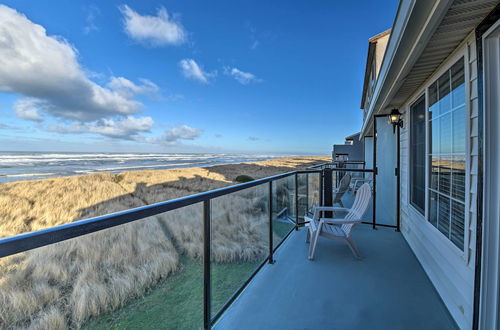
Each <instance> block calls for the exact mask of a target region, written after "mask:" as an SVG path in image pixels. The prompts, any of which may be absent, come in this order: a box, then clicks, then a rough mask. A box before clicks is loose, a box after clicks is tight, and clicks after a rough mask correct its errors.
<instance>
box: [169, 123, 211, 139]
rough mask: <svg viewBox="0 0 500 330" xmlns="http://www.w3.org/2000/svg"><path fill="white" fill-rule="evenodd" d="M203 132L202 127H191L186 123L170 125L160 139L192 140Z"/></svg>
mask: <svg viewBox="0 0 500 330" xmlns="http://www.w3.org/2000/svg"><path fill="white" fill-rule="evenodd" d="M202 132H203V129H202V128H193V127H189V126H186V125H182V126H179V127H172V128H171V129H169V130H167V131H166V132H165V135H163V136H162V137H161V138H160V140H161V141H165V142H177V141H178V140H194V139H196V138H197V137H199V136H200V134H201V133H202Z"/></svg>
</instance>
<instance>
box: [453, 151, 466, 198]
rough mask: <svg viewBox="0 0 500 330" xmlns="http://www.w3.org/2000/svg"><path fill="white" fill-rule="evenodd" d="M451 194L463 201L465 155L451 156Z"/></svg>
mask: <svg viewBox="0 0 500 330" xmlns="http://www.w3.org/2000/svg"><path fill="white" fill-rule="evenodd" d="M451 177H452V182H451V196H452V197H454V198H457V199H459V200H461V201H465V156H455V157H453V164H452V176H451Z"/></svg>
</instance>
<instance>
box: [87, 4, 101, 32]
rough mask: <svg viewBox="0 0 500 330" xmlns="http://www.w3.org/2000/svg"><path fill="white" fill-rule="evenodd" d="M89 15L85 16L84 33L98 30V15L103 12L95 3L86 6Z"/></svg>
mask: <svg viewBox="0 0 500 330" xmlns="http://www.w3.org/2000/svg"><path fill="white" fill-rule="evenodd" d="M85 12H86V14H87V16H86V17H85V23H86V25H85V26H84V27H83V33H85V34H89V33H90V32H92V31H97V30H99V28H98V27H97V25H96V24H95V19H96V17H97V16H98V15H99V14H100V13H101V12H100V10H99V8H97V7H96V6H95V5H90V6H88V7H86V8H85Z"/></svg>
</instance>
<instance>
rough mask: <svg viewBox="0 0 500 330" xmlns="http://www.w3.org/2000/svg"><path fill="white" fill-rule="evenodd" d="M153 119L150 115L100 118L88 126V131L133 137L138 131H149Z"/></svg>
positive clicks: (120, 136)
mask: <svg viewBox="0 0 500 330" xmlns="http://www.w3.org/2000/svg"><path fill="white" fill-rule="evenodd" d="M153 124H154V121H153V119H152V118H151V117H132V116H127V117H125V118H120V119H117V120H113V119H101V120H99V121H97V122H96V123H94V124H92V125H90V126H89V132H91V133H97V134H101V135H105V136H110V137H115V138H125V139H127V138H134V137H135V136H136V135H137V134H138V133H139V132H149V130H150V129H151V127H153Z"/></svg>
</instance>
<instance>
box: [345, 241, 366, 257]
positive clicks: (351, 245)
mask: <svg viewBox="0 0 500 330" xmlns="http://www.w3.org/2000/svg"><path fill="white" fill-rule="evenodd" d="M346 243H347V245H348V246H349V248H350V249H351V251H352V254H354V257H356V258H357V259H363V257H362V256H361V254H360V253H359V250H358V247H357V246H356V244H355V243H354V240H353V239H352V237H348V238H346Z"/></svg>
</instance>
